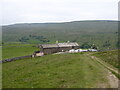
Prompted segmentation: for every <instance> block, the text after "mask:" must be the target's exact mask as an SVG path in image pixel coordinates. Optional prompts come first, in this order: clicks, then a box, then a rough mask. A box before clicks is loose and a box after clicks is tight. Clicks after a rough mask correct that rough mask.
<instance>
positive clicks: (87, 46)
mask: <svg viewBox="0 0 120 90" xmlns="http://www.w3.org/2000/svg"><path fill="white" fill-rule="evenodd" d="M80 48H82V49H88V48H91V45H89V44H88V43H87V42H85V43H83V44H82V45H81V46H80Z"/></svg>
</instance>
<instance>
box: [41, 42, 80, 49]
mask: <svg viewBox="0 0 120 90" xmlns="http://www.w3.org/2000/svg"><path fill="white" fill-rule="evenodd" d="M72 46H79V45H78V43H76V42H68V43H56V44H42V45H40V47H42V48H53V47H72Z"/></svg>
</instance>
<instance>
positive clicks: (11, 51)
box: [2, 44, 39, 59]
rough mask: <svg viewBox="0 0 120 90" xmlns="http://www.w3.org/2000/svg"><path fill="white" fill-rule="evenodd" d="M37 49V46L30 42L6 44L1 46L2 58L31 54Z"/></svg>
mask: <svg viewBox="0 0 120 90" xmlns="http://www.w3.org/2000/svg"><path fill="white" fill-rule="evenodd" d="M37 50H39V48H37V47H36V45H31V44H8V45H7V44H6V45H4V46H3V47H2V59H8V58H13V57H18V56H25V55H31V54H32V53H34V51H37Z"/></svg>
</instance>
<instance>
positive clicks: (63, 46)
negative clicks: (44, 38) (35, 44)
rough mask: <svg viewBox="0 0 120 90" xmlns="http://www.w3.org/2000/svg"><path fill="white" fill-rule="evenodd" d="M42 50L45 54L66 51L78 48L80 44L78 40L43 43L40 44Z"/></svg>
mask: <svg viewBox="0 0 120 90" xmlns="http://www.w3.org/2000/svg"><path fill="white" fill-rule="evenodd" d="M39 48H40V51H41V52H43V53H44V54H45V55H47V54H52V53H57V52H65V51H69V50H71V49H78V48H79V44H78V43H76V42H67V43H56V44H41V45H39Z"/></svg>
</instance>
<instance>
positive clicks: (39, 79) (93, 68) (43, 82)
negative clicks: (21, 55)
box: [3, 53, 110, 88]
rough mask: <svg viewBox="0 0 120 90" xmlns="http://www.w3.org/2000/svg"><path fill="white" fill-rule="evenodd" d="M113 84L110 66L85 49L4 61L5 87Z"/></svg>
mask: <svg viewBox="0 0 120 90" xmlns="http://www.w3.org/2000/svg"><path fill="white" fill-rule="evenodd" d="M97 87H110V85H109V83H108V79H107V73H106V69H105V68H104V67H103V66H102V65H101V64H99V63H98V62H97V61H95V60H93V59H92V58H90V57H88V56H87V54H85V53H78V54H62V55H47V56H43V57H38V58H28V59H23V60H18V61H13V62H9V63H4V64H3V88H97Z"/></svg>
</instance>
